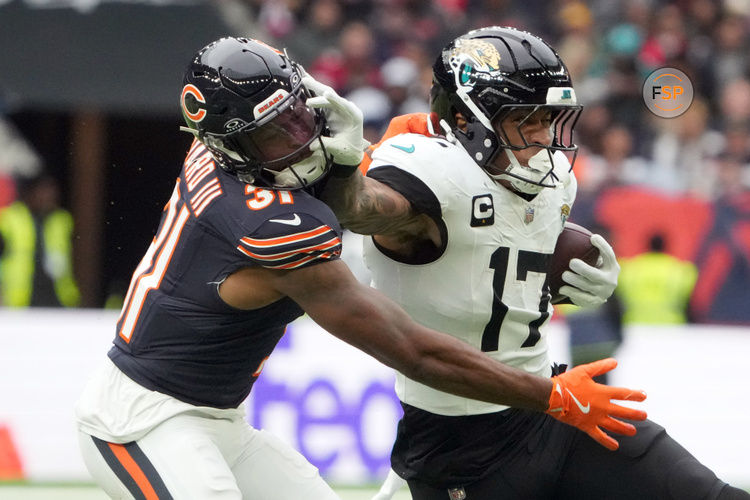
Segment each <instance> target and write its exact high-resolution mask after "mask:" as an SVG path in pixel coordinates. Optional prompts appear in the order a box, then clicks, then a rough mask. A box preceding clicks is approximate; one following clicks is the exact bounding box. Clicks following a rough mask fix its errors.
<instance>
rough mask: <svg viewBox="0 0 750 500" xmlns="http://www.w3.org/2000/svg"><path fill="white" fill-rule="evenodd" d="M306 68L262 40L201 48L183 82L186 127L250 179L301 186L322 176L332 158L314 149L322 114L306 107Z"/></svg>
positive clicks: (232, 169) (231, 168) (268, 184)
mask: <svg viewBox="0 0 750 500" xmlns="http://www.w3.org/2000/svg"><path fill="white" fill-rule="evenodd" d="M307 97H309V94H308V92H307V90H306V89H305V87H304V86H303V85H302V70H301V68H300V67H299V66H298V65H297V64H296V63H295V62H293V61H292V60H291V59H289V58H288V57H287V56H286V54H284V53H282V52H280V51H278V50H276V49H274V48H273V47H271V46H269V45H266V44H265V43H263V42H260V41H257V40H251V39H247V38H232V37H228V38H222V39H220V40H217V41H215V42H213V43H211V44H209V45H207V46H206V47H204V48H203V49H201V50H200V51H199V52H198V53H197V54H196V55H195V57H194V58H193V60H192V62H191V63H190V64H189V66H188V68H187V71H186V72H185V75H184V78H183V88H182V94H181V96H180V107H181V109H182V114H183V116H184V118H185V121H186V122H187V125H188V126H187V127H182V129H183V130H185V131H188V132H190V133H192V134H193V135H195V136H196V137H197V138H198V140H200V141H201V142H202V143H203V144H205V146H206V147H207V148H208V149H209V150H210V151H211V153H212V154H213V155H214V157H215V158H216V160H217V161H218V163H219V164H220V165H221V167H222V168H223V169H224V170H226V171H228V172H231V173H234V174H236V175H237V176H238V177H239V178H240V179H242V180H243V181H245V182H248V183H251V184H254V185H257V186H263V187H271V188H285V189H297V188H303V187H308V186H310V185H311V184H313V183H314V182H316V181H318V180H320V179H322V178H323V177H324V176H325V175H326V173H327V172H328V170H329V169H330V166H331V163H332V160H331V159H330V158H329V157H328V155H326V153H325V148H323V146H322V144H321V149H320V150H319V151H316V153H315V154H313V153H311V151H310V149H309V146H310V144H311V143H312V142H313V141H315V140H318V138H319V137H320V135H321V133H322V132H323V130H324V129H325V126H326V123H325V117H324V116H323V114H322V113H321V112H320V111H318V110H313V109H311V108H309V107H307V106H306V105H305V100H306V99H307Z"/></svg>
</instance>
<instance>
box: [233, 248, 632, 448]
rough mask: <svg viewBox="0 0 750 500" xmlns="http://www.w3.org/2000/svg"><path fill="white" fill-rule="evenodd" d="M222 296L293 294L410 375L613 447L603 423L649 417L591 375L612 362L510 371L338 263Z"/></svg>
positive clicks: (249, 301)
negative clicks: (542, 371)
mask: <svg viewBox="0 0 750 500" xmlns="http://www.w3.org/2000/svg"><path fill="white" fill-rule="evenodd" d="M220 294H221V296H222V298H223V299H224V300H225V301H226V302H227V303H228V304H230V305H232V306H234V307H238V308H241V309H255V308H258V307H262V306H264V305H267V304H270V303H271V302H274V301H276V300H279V299H280V298H281V297H283V296H288V297H290V298H292V299H293V300H294V301H296V302H297V303H298V304H299V305H300V306H301V307H302V309H304V310H305V312H307V313H308V314H309V315H310V317H311V318H312V319H313V320H315V321H316V322H317V323H318V324H319V325H320V326H322V327H323V328H324V329H326V330H327V331H328V332H330V333H332V334H333V335H335V336H336V337H338V338H340V339H341V340H343V341H345V342H347V343H349V344H351V345H353V346H354V347H357V348H358V349H360V350H362V351H364V352H366V353H368V354H370V355H371V356H373V357H374V358H376V359H377V360H379V361H381V362H382V363H384V364H386V365H388V366H390V367H392V368H395V369H396V370H399V371H400V372H402V373H403V374H404V375H406V376H407V377H409V378H411V379H413V380H417V381H419V382H421V383H423V384H426V385H429V386H431V387H434V388H435V389H438V390H441V391H445V392H449V393H452V394H457V395H459V396H464V397H467V398H471V399H477V400H481V401H488V402H491V403H496V404H504V405H508V406H514V407H516V408H526V409H530V410H534V411H539V412H545V411H546V412H547V413H549V414H550V415H552V416H554V417H555V418H557V419H559V420H561V421H563V422H565V423H567V424H570V425H573V426H575V427H577V428H579V429H581V430H582V431H584V432H586V433H588V434H589V435H590V436H591V437H592V438H594V439H596V440H597V441H598V442H599V443H601V444H602V445H603V446H606V447H608V448H610V449H615V448H616V447H617V442H616V441H614V439H612V438H611V437H609V436H607V435H605V434H604V433H603V432H602V431H601V429H600V428H604V429H607V430H611V431H613V432H618V433H622V434H628V435H632V434H634V433H635V428H633V427H632V426H631V425H630V424H626V423H623V422H620V421H618V420H616V419H618V418H626V419H632V420H642V419H645V418H646V414H645V412H643V411H639V410H633V409H630V408H625V407H622V406H620V405H617V404H614V403H612V402H611V401H610V400H612V399H620V400H630V401H643V399H645V397H646V395H645V394H644V393H643V392H641V391H633V390H630V389H624V388H615V387H609V386H606V385H601V384H597V383H595V382H594V381H593V380H592V378H593V377H595V376H597V375H600V374H602V373H606V372H608V371H610V370H612V369H613V368H614V367H615V366H616V364H617V362H616V361H615V360H613V359H607V360H602V361H597V362H595V363H591V364H589V365H582V366H579V367H576V368H573V369H572V370H570V371H569V372H567V373H563V374H562V375H558V376H557V377H553V378H552V379H548V378H544V377H538V376H536V375H532V374H530V373H526V372H524V371H521V370H518V369H515V368H512V367H510V366H507V365H505V364H502V363H500V362H498V361H496V360H494V359H492V358H490V357H489V356H487V355H485V354H484V353H483V352H481V351H480V350H478V349H476V348H474V347H471V346H470V345H468V344H466V343H464V342H462V341H460V340H458V339H456V338H454V337H451V336H450V335H446V334H444V333H440V332H437V331H434V330H431V329H429V328H425V327H423V326H421V325H419V324H417V323H415V322H414V321H412V320H411V318H409V316H408V315H407V314H406V312H404V310H403V309H401V308H400V307H399V306H398V305H397V304H396V303H394V302H393V301H391V300H390V299H389V298H387V297H386V296H385V295H383V294H381V293H380V292H378V291H377V290H375V289H373V288H370V287H367V286H364V285H362V284H361V283H359V282H358V281H357V280H356V278H355V277H354V275H352V273H351V271H349V268H348V267H347V266H346V264H345V263H344V262H342V261H340V260H335V261H327V262H323V263H320V264H316V265H312V266H308V267H304V268H301V269H296V270H288V271H280V270H273V269H267V268H260V267H254V268H247V269H244V270H241V271H238V272H236V273H234V274H232V275H231V276H229V277H228V278H227V279H226V280H225V281H224V282H223V283H222V285H221V288H220Z"/></svg>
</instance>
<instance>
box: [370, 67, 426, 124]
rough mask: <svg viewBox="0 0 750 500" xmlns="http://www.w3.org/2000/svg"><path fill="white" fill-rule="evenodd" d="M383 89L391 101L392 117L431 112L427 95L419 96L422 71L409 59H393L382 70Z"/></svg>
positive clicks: (390, 110) (389, 111)
mask: <svg viewBox="0 0 750 500" xmlns="http://www.w3.org/2000/svg"><path fill="white" fill-rule="evenodd" d="M380 74H381V78H382V80H383V88H384V89H385V92H386V94H387V95H388V100H389V101H390V109H389V110H388V113H389V114H390V116H397V115H405V114H409V113H420V112H421V113H426V112H427V111H429V110H430V104H429V103H428V102H427V95H426V94H425V95H419V94H418V93H419V92H420V91H421V90H422V87H421V85H420V83H421V82H420V78H421V75H420V71H419V67H418V66H417V63H415V62H414V61H412V60H411V59H409V58H407V57H401V56H397V57H392V58H390V59H388V60H387V61H386V62H385V64H383V66H382V67H381V68H380Z"/></svg>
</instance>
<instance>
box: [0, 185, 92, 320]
mask: <svg viewBox="0 0 750 500" xmlns="http://www.w3.org/2000/svg"><path fill="white" fill-rule="evenodd" d="M72 236H73V218H72V216H71V215H70V213H68V212H67V211H66V210H64V209H62V208H61V207H60V190H59V187H58V185H57V182H56V180H55V179H54V178H53V177H51V176H49V175H40V176H38V177H35V178H33V179H31V180H28V181H26V182H24V183H22V184H21V187H20V199H19V200H18V201H16V202H14V203H12V204H10V205H9V206H7V207H5V208H3V209H2V210H0V304H2V305H4V306H9V307H27V306H31V307H60V306H64V307H74V306H76V305H78V302H79V298H80V297H79V292H78V287H77V286H76V283H75V281H74V278H73V259H72Z"/></svg>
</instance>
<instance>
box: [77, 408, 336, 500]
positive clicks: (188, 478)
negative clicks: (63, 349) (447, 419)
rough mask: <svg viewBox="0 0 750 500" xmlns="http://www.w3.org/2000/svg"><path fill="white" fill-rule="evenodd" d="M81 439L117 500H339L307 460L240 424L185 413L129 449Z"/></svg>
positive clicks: (92, 468)
mask: <svg viewBox="0 0 750 500" xmlns="http://www.w3.org/2000/svg"><path fill="white" fill-rule="evenodd" d="M78 436H79V442H80V446H81V451H82V454H83V458H84V462H85V463H86V467H87V468H88V470H89V472H90V473H91V475H92V476H93V478H94V480H95V481H96V482H97V484H98V485H99V486H101V487H102V488H103V489H104V491H105V492H106V493H107V494H108V495H109V496H110V497H112V498H115V499H128V500H130V499H147V500H153V499H158V500H166V499H174V500H193V499H195V500H210V499H217V500H241V499H248V500H249V499H252V500H302V499H305V500H339V497H338V496H337V495H336V494H335V493H334V492H333V490H332V489H331V488H330V487H329V486H328V484H326V483H325V481H323V479H322V478H321V477H320V475H319V474H318V469H317V468H316V467H315V466H313V465H312V464H311V463H309V462H308V461H307V460H306V459H305V458H304V457H303V456H302V455H301V454H300V453H298V452H297V451H296V450H294V449H293V448H292V447H290V446H289V445H287V444H286V443H284V442H283V441H281V440H280V439H279V438H277V437H276V436H274V435H272V434H271V433H269V432H266V431H263V430H260V431H259V430H257V429H254V428H253V427H251V426H250V425H248V424H247V423H246V422H245V421H244V419H240V418H237V419H211V418H205V417H201V416H198V415H193V414H191V413H189V412H188V413H182V414H179V415H176V416H174V417H172V418H169V419H167V420H165V421H164V422H163V423H161V424H160V425H158V426H157V427H156V428H154V429H153V430H152V431H151V432H149V433H147V434H146V435H145V436H144V437H143V438H141V439H139V440H137V441H134V442H132V443H126V444H113V443H108V442H106V441H102V440H100V439H97V438H95V437H92V436H90V435H88V434H86V433H84V432H80V431H79V433H78Z"/></svg>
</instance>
